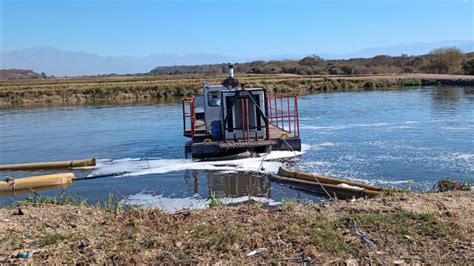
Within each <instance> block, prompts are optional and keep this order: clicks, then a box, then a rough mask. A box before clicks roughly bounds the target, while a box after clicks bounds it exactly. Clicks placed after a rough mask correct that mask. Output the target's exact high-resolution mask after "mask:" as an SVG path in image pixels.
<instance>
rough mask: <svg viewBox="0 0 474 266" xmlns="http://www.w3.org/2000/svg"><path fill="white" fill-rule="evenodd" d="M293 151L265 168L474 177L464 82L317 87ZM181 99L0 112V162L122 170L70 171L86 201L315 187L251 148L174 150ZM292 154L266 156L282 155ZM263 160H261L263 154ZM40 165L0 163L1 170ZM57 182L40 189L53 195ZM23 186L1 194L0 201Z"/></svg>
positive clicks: (265, 198)
mask: <svg viewBox="0 0 474 266" xmlns="http://www.w3.org/2000/svg"><path fill="white" fill-rule="evenodd" d="M299 109H300V127H301V138H302V143H303V151H302V155H301V156H299V157H298V158H296V159H295V158H286V159H280V160H271V161H267V162H265V164H264V168H265V169H266V171H267V172H271V171H275V169H277V168H278V166H280V165H281V164H283V163H287V164H289V165H290V166H291V167H292V168H296V169H301V170H304V171H309V172H314V173H319V174H323V175H330V176H336V177H341V178H347V179H351V180H357V181H362V182H366V183H372V184H375V185H380V186H384V187H397V188H409V189H412V190H415V191H425V190H428V189H430V188H431V187H432V186H433V184H434V183H435V182H436V181H437V180H440V179H442V178H446V177H449V178H452V179H455V180H459V181H467V182H474V88H473V87H447V86H441V87H423V88H416V89H399V90H388V91H373V92H348V93H330V94H316V95H308V96H304V97H301V98H300V100H299ZM186 141H187V139H186V138H185V137H183V136H182V116H181V106H180V104H179V103H176V102H175V103H167V104H163V103H156V104H146V105H125V106H117V105H114V106H107V105H101V106H86V107H84V106H80V107H79V106H77V107H74V106H73V107H46V108H29V109H28V108H16V109H4V110H0V164H7V163H8V164H10V163H20V162H37V161H55V160H69V159H83V158H89V157H96V158H97V159H98V166H97V167H96V168H94V169H89V170H75V171H74V172H75V173H76V175H77V176H85V175H91V174H92V175H96V174H103V173H109V172H120V171H127V172H129V173H128V174H127V175H124V176H115V177H108V178H102V179H95V180H88V181H80V182H77V183H74V184H73V186H72V187H71V188H69V189H67V190H66V192H67V193H68V194H71V195H80V196H82V197H84V198H86V199H87V200H88V201H89V202H91V203H94V202H98V201H99V202H103V201H104V200H106V199H107V198H108V197H109V194H115V195H118V196H119V197H121V198H122V200H123V201H124V202H128V203H131V204H137V205H140V206H145V207H147V206H154V207H161V208H164V209H167V210H170V211H174V210H177V209H180V208H183V207H191V208H199V207H204V206H206V200H207V199H208V197H209V195H210V192H211V191H214V192H215V193H216V194H217V195H219V197H221V198H222V201H224V203H234V202H240V201H245V200H247V199H248V198H249V195H251V196H253V198H254V199H255V200H257V201H261V202H265V203H268V204H278V203H281V202H282V201H284V200H285V199H295V198H298V199H301V200H305V201H319V200H321V199H320V198H319V197H317V196H314V195H310V194H307V193H304V192H301V191H297V190H294V189H291V188H289V187H287V186H284V185H280V184H277V183H274V182H270V181H269V180H268V178H267V177H265V176H262V175H256V174H255V173H252V171H254V170H255V169H256V168H258V166H259V164H260V162H261V158H253V159H246V160H243V161H232V162H224V163H222V162H221V163H203V162H193V161H191V160H188V159H185V158H184V143H185V142H186ZM292 155H293V154H292V153H291V152H280V153H274V154H272V156H275V158H278V157H290V156H292ZM267 159H270V158H267ZM45 173H50V172H28V173H27V172H3V173H0V178H2V179H3V178H5V177H7V176H8V177H14V178H15V177H21V176H26V175H36V174H45ZM59 193H61V191H48V192H44V193H42V194H46V195H50V196H54V195H58V194H59ZM24 197H27V196H17V197H11V196H10V197H3V198H0V205H7V204H12V203H14V202H15V201H17V200H19V199H23V198H24Z"/></svg>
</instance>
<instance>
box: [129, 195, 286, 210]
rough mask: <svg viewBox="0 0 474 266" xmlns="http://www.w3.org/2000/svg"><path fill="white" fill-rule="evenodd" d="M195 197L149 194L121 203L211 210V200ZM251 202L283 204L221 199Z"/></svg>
mask: <svg viewBox="0 0 474 266" xmlns="http://www.w3.org/2000/svg"><path fill="white" fill-rule="evenodd" d="M198 196H199V195H194V196H193V197H185V198H170V197H164V196H162V195H152V194H147V193H142V192H141V193H138V194H135V195H130V196H128V197H127V199H124V200H122V201H121V203H122V204H131V205H135V206H139V207H142V208H160V209H162V210H165V211H168V212H176V211H179V210H182V209H205V208H209V204H210V200H209V199H202V198H199V197H198ZM249 200H252V201H256V202H259V203H262V204H266V205H270V206H277V205H280V204H281V202H278V201H275V200H273V199H268V198H264V197H248V196H242V197H237V198H227V197H224V198H221V199H220V201H221V202H222V203H223V204H225V205H228V204H238V203H244V202H248V201H249Z"/></svg>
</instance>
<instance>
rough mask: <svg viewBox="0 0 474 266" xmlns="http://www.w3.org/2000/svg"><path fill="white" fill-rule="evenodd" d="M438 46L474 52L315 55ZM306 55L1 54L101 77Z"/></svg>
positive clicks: (39, 50)
mask: <svg viewBox="0 0 474 266" xmlns="http://www.w3.org/2000/svg"><path fill="white" fill-rule="evenodd" d="M438 47H457V48H459V49H461V50H462V51H464V52H472V51H474V41H441V42H431V43H410V44H399V45H393V46H386V47H375V48H367V49H364V50H360V51H356V52H352V53H346V54H329V53H316V52H315V53H313V54H316V55H319V56H321V57H322V58H324V59H349V58H360V57H373V56H376V55H390V56H399V55H401V54H408V55H421V54H427V53H429V51H430V50H432V49H434V48H438ZM305 56H306V55H275V56H265V57H255V58H244V57H238V56H227V55H215V54H203V53H189V54H165V53H156V54H151V55H148V56H145V57H133V56H100V55H97V54H94V53H87V52H72V51H67V50H62V49H57V48H53V47H33V48H28V49H21V50H13V51H4V52H0V69H31V70H33V71H36V72H45V73H46V74H47V75H54V76H82V75H98V74H111V73H116V74H127V73H147V72H149V71H150V70H151V69H153V68H155V67H157V66H173V65H200V64H217V63H242V62H249V61H254V60H266V61H269V60H284V59H301V58H303V57H305Z"/></svg>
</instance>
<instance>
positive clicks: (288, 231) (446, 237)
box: [0, 191, 474, 264]
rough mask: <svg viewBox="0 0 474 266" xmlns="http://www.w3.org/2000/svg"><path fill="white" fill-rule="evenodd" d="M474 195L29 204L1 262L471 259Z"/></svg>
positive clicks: (0, 246)
mask: <svg viewBox="0 0 474 266" xmlns="http://www.w3.org/2000/svg"><path fill="white" fill-rule="evenodd" d="M473 196H474V194H473V193H472V192H470V191H468V192H466V191H451V192H444V193H428V194H421V195H419V194H413V195H396V196H391V197H386V198H378V199H372V200H363V199H360V200H356V201H349V202H346V201H339V202H336V203H332V204H304V203H298V202H295V201H287V202H285V203H283V205H282V206H281V207H278V208H273V209H267V208H265V207H263V206H262V205H259V204H257V203H252V202H250V203H248V204H243V205H239V206H234V207H226V206H220V205H218V206H217V207H215V208H211V209H205V210H192V211H189V210H184V211H180V212H177V213H174V214H171V213H166V212H163V211H161V210H159V209H130V210H128V211H123V209H121V208H119V207H118V206H119V205H117V204H113V202H114V201H113V200H112V201H110V202H111V203H110V204H108V205H106V207H105V208H100V207H98V206H97V207H94V206H85V205H84V204H83V203H82V201H80V200H79V201H70V200H64V201H61V200H59V201H58V200H49V201H41V200H40V201H32V202H27V203H22V204H20V205H17V206H13V207H9V208H3V209H0V220H1V221H2V223H0V236H1V237H0V261H1V262H3V263H18V262H19V261H24V262H35V263H158V262H168V263H199V262H207V263H230V262H232V263H235V262H239V263H269V262H270V263H272V262H273V263H302V262H310V263H343V262H346V263H355V262H357V263H360V264H368V263H381V262H386V263H401V262H402V261H403V262H405V263H456V264H459V263H461V264H464V263H466V264H469V263H473V262H474V261H473V258H474V246H473V245H474V243H473V242H472V239H473V238H474V235H473V230H472V227H473V226H474V220H473V219H471V213H472V212H473V211H474V209H473V208H474V206H473V205H472V204H471V203H472V201H473V199H474V198H473ZM20 210H21V213H20ZM361 234H362V235H364V236H366V237H367V239H368V241H367V239H365V241H362V240H364V239H363V238H361ZM364 243H369V247H367V246H366V245H365V244H364ZM370 243H372V244H373V245H372V244H370ZM258 249H260V251H261V252H260V253H257V254H255V255H247V254H249V253H250V252H252V251H254V250H258ZM25 254H26V256H25ZM30 256H31V258H29V259H28V257H30ZM20 257H26V259H21V258H20Z"/></svg>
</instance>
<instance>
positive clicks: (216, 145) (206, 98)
mask: <svg viewBox="0 0 474 266" xmlns="http://www.w3.org/2000/svg"><path fill="white" fill-rule="evenodd" d="M182 107H183V135H184V136H186V137H188V138H190V139H191V140H190V141H189V142H187V143H186V146H185V147H186V149H185V151H186V156H187V155H188V154H189V153H190V154H191V156H192V158H194V159H207V160H213V159H218V158H222V157H227V158H229V156H230V157H232V156H234V155H235V156H237V157H239V154H245V153H248V152H251V153H253V152H254V153H262V152H265V151H270V150H296V151H300V150H301V139H300V128H299V116H298V99H297V97H296V96H283V95H269V94H268V93H267V90H265V89H263V88H245V86H244V84H241V83H240V82H239V81H238V80H237V79H235V78H234V70H233V66H232V65H231V66H229V75H228V77H227V79H225V80H224V81H223V82H222V84H221V85H208V84H205V85H204V87H203V95H202V96H195V97H191V98H184V99H183V100H182Z"/></svg>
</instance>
